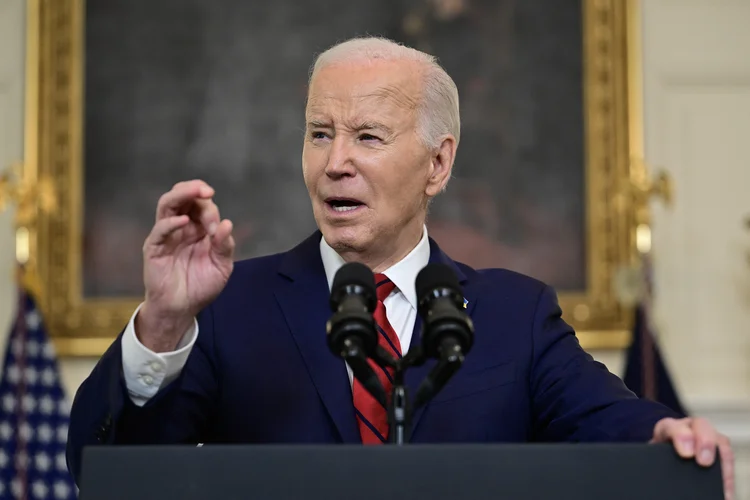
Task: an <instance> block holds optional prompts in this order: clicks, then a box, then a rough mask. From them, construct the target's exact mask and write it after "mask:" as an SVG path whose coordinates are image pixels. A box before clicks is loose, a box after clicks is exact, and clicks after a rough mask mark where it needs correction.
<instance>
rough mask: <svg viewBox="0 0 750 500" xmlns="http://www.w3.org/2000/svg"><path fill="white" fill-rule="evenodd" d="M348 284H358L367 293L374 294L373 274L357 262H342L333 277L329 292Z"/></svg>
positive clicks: (334, 291)
mask: <svg viewBox="0 0 750 500" xmlns="http://www.w3.org/2000/svg"><path fill="white" fill-rule="evenodd" d="M350 285H359V286H361V287H363V288H365V290H366V291H367V293H368V294H372V295H375V276H374V275H373V274H372V271H371V270H370V268H369V267H367V266H366V265H364V264H361V263H359V262H350V263H348V264H344V265H343V266H341V268H340V269H339V270H338V272H337V273H336V276H334V278H333V285H332V286H331V293H336V292H337V291H338V290H339V289H340V288H342V287H345V286H350Z"/></svg>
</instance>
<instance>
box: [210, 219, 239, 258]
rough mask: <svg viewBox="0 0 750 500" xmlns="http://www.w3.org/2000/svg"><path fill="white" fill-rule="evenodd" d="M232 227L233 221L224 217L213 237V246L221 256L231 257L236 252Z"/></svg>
mask: <svg viewBox="0 0 750 500" xmlns="http://www.w3.org/2000/svg"><path fill="white" fill-rule="evenodd" d="M232 228H233V225H232V221H230V220H229V219H224V220H223V221H221V223H220V224H219V226H218V227H217V228H216V232H215V233H214V234H213V236H212V237H211V247H212V249H213V250H214V251H215V252H216V253H217V254H218V255H219V256H221V257H225V258H231V257H232V255H233V254H234V247H235V243H234V237H233V236H232Z"/></svg>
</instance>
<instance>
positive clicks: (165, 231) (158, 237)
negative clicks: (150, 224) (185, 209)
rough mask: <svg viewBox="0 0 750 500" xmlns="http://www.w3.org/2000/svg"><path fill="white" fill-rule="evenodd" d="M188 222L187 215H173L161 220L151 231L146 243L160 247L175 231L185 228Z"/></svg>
mask: <svg viewBox="0 0 750 500" xmlns="http://www.w3.org/2000/svg"><path fill="white" fill-rule="evenodd" d="M188 222H190V217H188V216H187V215H175V216H172V217H167V218H166V219H161V220H160V221H158V222H157V223H156V224H154V228H153V229H152V230H151V234H150V235H149V238H148V243H149V244H152V245H160V244H162V243H164V242H165V241H166V239H167V238H169V236H170V235H171V234H173V233H174V232H175V231H177V230H178V229H180V228H183V227H185V225H187V223H188Z"/></svg>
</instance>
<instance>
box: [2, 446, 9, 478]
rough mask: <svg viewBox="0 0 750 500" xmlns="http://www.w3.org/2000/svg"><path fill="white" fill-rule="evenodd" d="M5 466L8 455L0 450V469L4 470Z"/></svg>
mask: <svg viewBox="0 0 750 500" xmlns="http://www.w3.org/2000/svg"><path fill="white" fill-rule="evenodd" d="M6 465H8V454H7V453H5V450H2V449H0V469H4V468H5V466H6ZM0 484H1V483H0Z"/></svg>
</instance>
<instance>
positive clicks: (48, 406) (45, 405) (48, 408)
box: [39, 394, 55, 415]
mask: <svg viewBox="0 0 750 500" xmlns="http://www.w3.org/2000/svg"><path fill="white" fill-rule="evenodd" d="M39 411H41V412H42V413H43V414H45V415H52V412H53V411H55V402H54V401H53V400H52V398H51V397H49V395H48V394H45V395H44V396H43V397H42V399H41V400H39Z"/></svg>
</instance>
